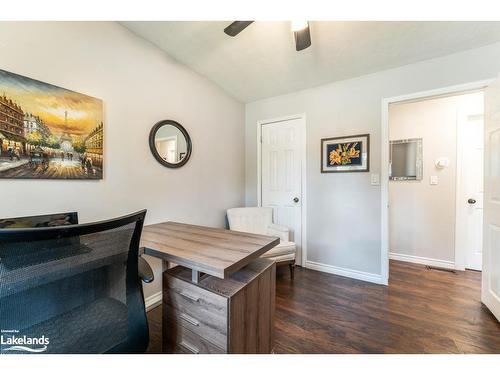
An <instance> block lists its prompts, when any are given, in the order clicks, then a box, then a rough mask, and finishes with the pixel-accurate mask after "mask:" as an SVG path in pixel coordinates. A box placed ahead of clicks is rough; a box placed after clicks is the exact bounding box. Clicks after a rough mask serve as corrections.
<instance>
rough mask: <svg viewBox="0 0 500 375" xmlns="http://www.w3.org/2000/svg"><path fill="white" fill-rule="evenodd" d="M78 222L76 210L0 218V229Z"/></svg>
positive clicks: (53, 225)
mask: <svg viewBox="0 0 500 375" xmlns="http://www.w3.org/2000/svg"><path fill="white" fill-rule="evenodd" d="M71 224H78V213H77V212H65V213H60V214H46V215H36V216H23V217H11V218H7V219H0V229H14V228H40V227H57V226H61V225H71Z"/></svg>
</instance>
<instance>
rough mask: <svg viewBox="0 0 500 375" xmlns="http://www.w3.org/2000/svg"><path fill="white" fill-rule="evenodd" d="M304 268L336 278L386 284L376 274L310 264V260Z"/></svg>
mask: <svg viewBox="0 0 500 375" xmlns="http://www.w3.org/2000/svg"><path fill="white" fill-rule="evenodd" d="M306 268H310V269H312V270H316V271H321V272H327V273H331V274H334V275H338V276H344V277H350V278H351V279H356V280H362V281H367V282H369V283H375V284H382V285H385V284H387V282H386V281H385V280H383V279H382V275H378V274H376V273H369V272H363V271H357V270H353V269H350V268H342V267H336V266H331V265H329V264H323V263H318V262H312V261H310V260H307V261H306Z"/></svg>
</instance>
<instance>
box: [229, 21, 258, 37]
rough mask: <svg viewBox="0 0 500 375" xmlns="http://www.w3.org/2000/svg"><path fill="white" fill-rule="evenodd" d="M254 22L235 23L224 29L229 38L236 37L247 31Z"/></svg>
mask: <svg viewBox="0 0 500 375" xmlns="http://www.w3.org/2000/svg"><path fill="white" fill-rule="evenodd" d="M252 22H253V21H234V22H233V23H232V24H230V25H229V26H228V27H226V28H225V29H224V32H225V33H226V34H227V35H229V36H236V35H238V34H239V33H241V32H242V31H243V30H245V29H246V28H247V27H248V26H249V25H250V24H251V23H252Z"/></svg>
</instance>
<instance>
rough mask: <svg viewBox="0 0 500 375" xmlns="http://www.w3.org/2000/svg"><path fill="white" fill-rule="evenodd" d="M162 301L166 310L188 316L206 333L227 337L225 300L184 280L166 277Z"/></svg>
mask: <svg viewBox="0 0 500 375" xmlns="http://www.w3.org/2000/svg"><path fill="white" fill-rule="evenodd" d="M164 282H165V285H164V288H163V301H164V304H166V305H167V308H168V307H170V308H174V309H175V310H176V311H178V312H179V313H183V314H185V315H188V316H189V317H192V318H194V319H195V320H196V321H198V322H199V323H200V325H203V327H204V328H206V329H207V330H208V331H213V332H219V333H220V334H221V335H224V336H226V335H227V308H228V307H227V305H228V302H227V299H226V298H224V297H222V296H220V295H218V294H215V293H212V292H209V291H208V290H205V289H203V288H200V287H198V286H196V285H192V284H190V283H188V282H186V281H184V280H180V279H177V278H175V277H172V276H171V275H167V276H166V278H165V280H164Z"/></svg>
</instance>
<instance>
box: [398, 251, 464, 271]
mask: <svg viewBox="0 0 500 375" xmlns="http://www.w3.org/2000/svg"><path fill="white" fill-rule="evenodd" d="M389 259H394V260H400V261H402V262H409V263H417V264H425V265H426V266H433V267H441V268H447V269H451V270H454V269H455V262H452V261H449V260H440V259H433V258H426V257H419V256H416V255H406V254H398V253H389Z"/></svg>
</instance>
